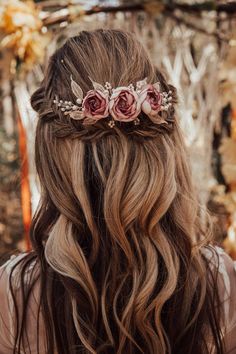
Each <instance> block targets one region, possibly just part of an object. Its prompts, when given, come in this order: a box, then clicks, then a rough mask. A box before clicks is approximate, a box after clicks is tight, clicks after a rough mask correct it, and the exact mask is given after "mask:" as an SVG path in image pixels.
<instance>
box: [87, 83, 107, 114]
mask: <svg viewBox="0 0 236 354" xmlns="http://www.w3.org/2000/svg"><path fill="white" fill-rule="evenodd" d="M82 110H83V112H84V116H85V117H87V118H93V119H94V120H98V119H101V118H105V117H107V116H108V95H106V94H104V93H103V92H101V91H98V90H90V91H88V93H87V95H86V96H85V98H84V100H83V104H82Z"/></svg>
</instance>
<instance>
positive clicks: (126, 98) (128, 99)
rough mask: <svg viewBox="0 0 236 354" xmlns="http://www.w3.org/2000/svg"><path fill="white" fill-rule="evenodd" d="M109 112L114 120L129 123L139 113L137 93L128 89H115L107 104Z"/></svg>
mask: <svg viewBox="0 0 236 354" xmlns="http://www.w3.org/2000/svg"><path fill="white" fill-rule="evenodd" d="M109 112H110V114H111V116H112V117H113V118H114V120H119V121H121V122H122V121H125V122H130V121H132V120H134V119H135V118H136V117H137V116H138V115H139V113H140V112H141V104H140V101H139V97H138V95H137V93H136V92H135V91H134V90H133V89H130V88H128V87H117V88H116V89H114V90H113V93H112V95H111V98H110V102H109Z"/></svg>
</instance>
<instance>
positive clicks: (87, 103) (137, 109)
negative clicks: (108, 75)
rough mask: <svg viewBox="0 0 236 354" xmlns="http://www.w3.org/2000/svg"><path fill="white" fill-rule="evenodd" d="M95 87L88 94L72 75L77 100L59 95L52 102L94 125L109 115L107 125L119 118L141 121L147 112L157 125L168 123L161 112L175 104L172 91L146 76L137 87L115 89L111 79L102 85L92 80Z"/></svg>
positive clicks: (86, 122)
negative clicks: (68, 99) (143, 114)
mask: <svg viewBox="0 0 236 354" xmlns="http://www.w3.org/2000/svg"><path fill="white" fill-rule="evenodd" d="M91 82H92V84H93V90H90V91H88V92H87V93H86V95H85V97H84V94H83V91H82V89H81V87H80V86H79V85H78V84H77V83H76V82H75V81H74V80H73V78H72V76H71V90H72V92H73V94H74V95H75V97H76V102H75V103H73V102H71V101H63V100H61V99H59V98H58V97H56V98H55V100H54V101H53V102H54V103H55V104H56V105H57V107H58V108H59V109H60V110H61V111H62V112H63V113H64V114H65V115H68V116H69V117H70V118H71V119H74V120H81V121H82V123H83V125H92V124H95V123H96V122H97V121H99V120H101V119H105V118H109V121H108V125H109V126H110V127H111V128H113V127H114V125H115V123H116V122H117V121H119V122H134V124H135V125H138V124H140V120H139V118H138V116H139V114H140V113H141V112H144V113H145V114H146V115H147V116H148V117H149V119H150V120H151V121H152V122H153V123H154V124H167V121H166V120H165V119H164V118H163V117H162V115H161V114H160V113H161V112H162V111H168V109H169V107H171V106H172V91H169V92H165V91H161V89H160V83H159V82H156V83H155V84H148V83H147V78H145V79H144V80H141V81H138V82H137V83H136V87H134V85H133V84H130V85H129V86H120V87H117V88H112V86H111V84H110V83H109V82H106V83H105V85H104V86H103V85H101V84H99V83H97V82H94V81H93V80H91Z"/></svg>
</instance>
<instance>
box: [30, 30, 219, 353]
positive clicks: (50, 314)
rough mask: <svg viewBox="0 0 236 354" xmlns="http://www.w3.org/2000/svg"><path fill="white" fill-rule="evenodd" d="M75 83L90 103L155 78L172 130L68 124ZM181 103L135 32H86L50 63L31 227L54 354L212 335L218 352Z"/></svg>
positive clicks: (155, 349)
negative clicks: (96, 92) (99, 92)
mask: <svg viewBox="0 0 236 354" xmlns="http://www.w3.org/2000/svg"><path fill="white" fill-rule="evenodd" d="M71 78H73V80H74V81H75V82H76V83H77V84H78V85H79V86H80V87H81V89H82V91H83V94H84V95H85V94H86V92H88V91H89V90H91V89H92V88H93V87H92V81H94V82H97V83H99V84H101V85H104V84H105V83H106V82H109V83H110V84H111V86H112V87H113V88H116V87H120V86H122V87H126V86H128V85H130V84H133V85H135V83H136V82H138V81H140V80H143V79H144V78H147V82H148V83H150V84H154V83H156V82H157V81H158V82H159V83H160V90H162V91H167V92H168V91H169V90H171V91H172V105H170V107H169V108H168V109H167V110H166V111H164V112H163V116H164V118H165V119H166V122H167V123H166V124H155V123H154V122H153V121H151V120H150V119H149V118H148V116H147V115H146V114H145V113H140V114H139V116H138V118H139V122H138V123H139V124H134V122H131V121H130V122H116V124H115V126H114V127H111V126H110V125H109V124H108V123H107V122H108V121H107V119H100V120H99V121H97V122H96V124H93V125H84V124H83V123H82V122H81V120H74V119H71V118H70V116H69V115H65V114H64V112H63V111H62V110H60V109H58V107H57V106H56V105H55V104H54V100H55V97H58V98H60V99H61V100H63V101H66V100H67V101H71V102H75V99H76V97H75V95H74V93H73V90H72V89H71ZM176 102H177V98H176V92H175V89H174V88H173V87H172V86H171V85H168V84H167V82H166V81H165V79H164V77H163V76H162V75H161V73H160V72H159V71H158V70H157V69H155V68H154V67H153V65H152V63H151V61H150V59H149V57H148V55H147V53H146V52H145V50H144V49H143V47H142V45H141V44H140V43H139V42H138V41H137V39H136V38H135V37H134V36H133V35H132V34H129V33H125V32H122V31H118V30H117V31H116V30H97V31H94V32H81V33H80V34H79V35H78V36H76V37H74V38H70V39H69V40H67V42H66V43H65V44H64V46H63V47H62V48H60V49H59V50H57V51H56V52H55V54H54V55H53V56H52V57H51V59H50V62H49V65H48V69H47V72H46V75H45V78H44V80H43V82H42V84H41V87H40V88H39V89H38V90H37V91H36V92H35V93H34V94H33V96H32V106H33V108H34V109H35V110H36V111H37V112H38V114H39V120H38V124H37V130H36V143H35V149H36V155H35V160H36V167H37V172H38V175H39V178H40V182H41V186H42V200H41V205H40V207H39V209H38V212H37V214H36V215H35V217H34V221H33V224H32V228H31V239H32V243H33V247H34V249H35V251H36V253H37V254H38V255H39V258H40V262H41V265H42V272H41V273H42V274H41V286H42V294H41V302H42V307H43V312H44V316H45V323H46V326H47V328H48V330H47V334H48V348H49V349H48V352H49V353H52V352H53V348H54V346H55V343H56V345H57V349H58V351H59V353H60V354H64V353H65V354H66V353H127V354H129V353H139V352H140V353H145V354H147V353H150V354H154V353H162V354H164V353H181V354H182V353H185V354H186V353H195V354H197V353H199V354H200V353H208V352H210V350H209V348H208V346H207V342H209V338H211V340H212V341H213V342H214V343H215V345H216V348H217V350H218V351H217V353H222V348H221V342H220V334H219V328H218V317H217V316H218V314H217V313H216V309H215V307H214V306H215V305H214V304H215V303H214V299H213V295H212V294H211V291H210V288H209V287H210V285H209V283H207V278H206V276H205V273H206V269H205V268H206V266H205V264H204V262H203V260H202V258H201V256H200V252H199V247H198V242H199V240H200V239H202V237H203V234H202V230H201V224H200V221H199V207H198V202H197V199H196V196H195V192H194V190H193V186H192V181H191V177H190V172H189V167H188V162H187V157H186V152H185V148H184V144H183V139H182V136H181V133H180V129H179V125H178V118H177V117H176V114H175V103H176ZM204 237H206V235H205V236H204ZM45 288H46V289H50V296H51V299H53V298H54V297H55V298H56V299H60V301H58V302H57V301H53V300H52V301H50V300H49V296H48V294H46V293H45ZM48 292H49V290H48V291H47V293H48ZM50 306H51V309H50V311H48V310H49V308H50ZM206 329H208V330H207V331H206Z"/></svg>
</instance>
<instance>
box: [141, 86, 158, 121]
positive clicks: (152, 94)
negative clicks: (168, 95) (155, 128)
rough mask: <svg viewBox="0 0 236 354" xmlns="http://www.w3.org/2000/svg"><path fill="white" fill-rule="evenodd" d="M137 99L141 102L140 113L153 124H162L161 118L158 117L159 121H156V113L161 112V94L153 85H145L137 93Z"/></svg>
mask: <svg viewBox="0 0 236 354" xmlns="http://www.w3.org/2000/svg"><path fill="white" fill-rule="evenodd" d="M139 99H140V102H141V109H142V111H143V112H144V113H145V114H146V115H147V116H148V117H149V118H150V119H151V120H152V121H153V122H154V123H163V120H162V119H161V117H160V121H158V113H159V112H160V110H161V104H162V95H161V93H160V92H159V91H158V90H157V89H156V88H155V87H154V86H153V85H147V86H146V87H145V88H144V89H143V90H142V91H141V92H140V93H139Z"/></svg>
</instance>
